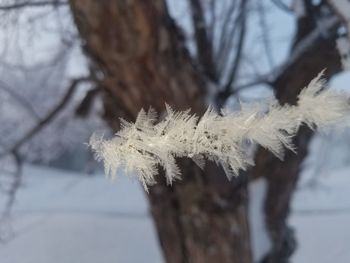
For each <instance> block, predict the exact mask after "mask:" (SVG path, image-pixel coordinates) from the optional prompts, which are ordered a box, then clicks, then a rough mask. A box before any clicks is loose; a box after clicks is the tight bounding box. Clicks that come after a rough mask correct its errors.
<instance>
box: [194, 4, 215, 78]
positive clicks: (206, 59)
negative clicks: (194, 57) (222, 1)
mask: <svg viewBox="0 0 350 263" xmlns="http://www.w3.org/2000/svg"><path fill="white" fill-rule="evenodd" d="M189 1H190V4H191V12H192V23H193V27H194V32H195V37H196V46H197V54H198V60H199V62H200V65H201V67H202V68H203V71H204V73H205V75H207V76H208V77H209V78H210V79H211V80H213V81H214V82H216V81H217V73H216V68H215V64H214V61H213V43H212V40H211V39H209V38H208V32H207V26H206V21H205V17H204V13H203V7H202V4H201V3H200V0H189Z"/></svg>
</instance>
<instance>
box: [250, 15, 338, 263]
mask: <svg viewBox="0 0 350 263" xmlns="http://www.w3.org/2000/svg"><path fill="white" fill-rule="evenodd" d="M308 19H309V20H310V19H312V16H310V17H308ZM305 22H306V21H304V23H305ZM313 24H314V23H313ZM298 26H299V30H298V31H299V32H297V34H296V36H297V39H296V42H295V45H294V47H295V46H296V45H297V44H298V43H299V42H300V41H301V40H303V37H304V36H305V35H307V34H309V33H310V32H311V31H312V30H313V29H314V28H312V27H310V28H308V29H307V30H306V32H300V31H303V30H304V29H305V24H303V23H300V22H299V24H298ZM304 31H305V30H304ZM333 31H334V32H332V33H331V35H328V36H322V35H320V37H319V39H317V40H316V41H315V42H314V43H315V44H313V45H312V46H310V47H309V48H307V49H305V52H304V53H303V54H302V55H301V56H300V57H299V58H298V59H297V60H296V61H294V63H293V64H292V65H291V66H289V67H288V68H287V69H286V70H285V71H284V72H282V74H280V75H279V77H278V78H277V79H276V80H275V81H274V83H273V84H272V86H273V87H274V89H275V91H276V97H277V99H278V100H279V101H280V103H281V104H284V103H289V104H292V105H293V104H295V103H296V100H297V95H298V94H299V92H300V91H301V89H303V88H304V87H305V86H307V85H308V83H309V82H310V80H311V79H313V78H314V77H316V76H317V74H318V73H319V72H321V71H322V70H323V69H326V71H325V76H324V77H325V78H326V79H329V78H330V77H331V76H333V75H334V74H336V73H338V72H339V71H340V70H341V65H340V57H339V54H338V52H337V50H336V43H335V39H336V37H335V34H336V27H334V30H333ZM311 137H312V131H311V130H310V129H308V128H307V127H302V128H301V129H300V131H299V133H298V135H297V136H296V138H295V139H294V144H295V145H296V146H297V154H294V153H293V152H290V151H289V152H287V153H286V156H285V158H284V160H283V161H280V160H278V159H277V158H275V157H274V156H273V155H272V154H271V153H269V152H267V151H266V150H264V149H259V151H258V153H257V155H256V166H255V167H254V169H253V170H252V174H251V175H252V177H253V178H256V177H259V176H263V177H265V178H266V180H267V182H268V190H267V196H266V200H265V219H266V226H267V230H268V232H269V235H270V238H271V241H272V250H271V252H270V253H269V254H268V255H267V256H266V258H265V259H264V262H265V263H285V262H289V257H290V256H291V254H292V253H293V251H294V250H295V248H296V240H295V237H294V233H293V230H292V228H290V227H289V226H288V225H287V218H288V215H289V211H290V204H291V198H292V195H293V192H294V190H295V187H296V183H297V181H298V177H299V173H300V167H301V164H302V162H303V160H304V157H305V156H306V155H307V148H308V144H309V141H310V139H311Z"/></svg>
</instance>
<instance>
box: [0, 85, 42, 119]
mask: <svg viewBox="0 0 350 263" xmlns="http://www.w3.org/2000/svg"><path fill="white" fill-rule="evenodd" d="M0 89H2V90H4V91H5V92H6V93H7V94H9V95H10V96H11V97H12V98H13V99H14V100H16V101H17V102H18V103H19V104H20V105H21V106H23V108H25V109H26V110H27V111H28V112H29V113H30V114H31V115H32V116H33V117H34V118H35V119H36V120H40V117H39V115H38V114H37V113H36V111H35V110H34V108H33V107H32V105H31V104H30V103H29V101H27V100H26V99H25V98H24V97H22V96H21V95H20V94H19V93H17V92H16V90H15V89H13V88H11V87H9V86H8V85H7V84H6V83H5V82H4V81H2V80H0Z"/></svg>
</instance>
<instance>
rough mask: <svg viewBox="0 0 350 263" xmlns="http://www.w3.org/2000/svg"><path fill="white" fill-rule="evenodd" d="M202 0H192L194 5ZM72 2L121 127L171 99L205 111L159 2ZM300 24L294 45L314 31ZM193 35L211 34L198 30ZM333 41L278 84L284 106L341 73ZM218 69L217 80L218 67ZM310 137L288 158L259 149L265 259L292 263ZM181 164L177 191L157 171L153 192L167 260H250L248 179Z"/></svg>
mask: <svg viewBox="0 0 350 263" xmlns="http://www.w3.org/2000/svg"><path fill="white" fill-rule="evenodd" d="M197 2H198V1H197V0H196V1H195V0H193V1H191V3H192V5H193V6H196V4H197ZM70 5H71V9H72V13H73V17H74V19H75V23H76V25H77V28H78V31H79V33H80V35H81V38H82V44H83V49H84V50H85V52H86V54H87V55H88V57H90V59H91V72H92V75H93V76H94V78H95V79H96V84H97V86H98V87H99V89H100V90H101V92H103V93H104V106H105V116H104V117H105V119H106V120H107V121H108V122H109V124H110V126H111V127H112V128H113V129H114V130H117V129H118V128H119V124H118V120H117V117H119V116H120V117H124V118H126V119H129V120H134V119H135V117H136V115H137V113H138V112H139V110H140V109H141V108H142V107H143V108H146V109H147V108H148V107H149V106H152V107H154V108H155V109H156V110H157V111H158V112H162V110H164V102H167V103H169V104H170V105H171V106H174V107H175V108H176V109H177V110H183V109H186V108H189V107H191V108H192V110H193V112H196V113H199V114H201V113H202V112H203V111H204V109H205V108H206V95H207V91H206V87H205V81H203V79H202V78H201V74H200V73H199V71H198V70H197V69H196V68H195V67H194V64H193V63H192V61H191V58H190V57H189V55H188V54H187V51H186V49H185V48H184V43H183V37H182V35H181V32H180V31H179V30H178V28H177V27H176V25H175V24H174V22H173V21H172V20H171V18H170V17H169V15H168V13H167V9H166V6H165V4H164V2H163V1H162V0H115V1H108V0H101V1H97V0H70ZM192 15H193V16H198V14H197V13H193V14H192ZM299 22H300V23H299V25H298V27H299V32H298V34H297V39H296V40H295V42H294V46H297V44H298V42H299V41H300V40H301V39H302V38H303V37H304V36H305V35H307V34H308V33H309V32H310V31H311V30H313V28H314V27H315V26H314V24H310V26H305V24H303V23H304V22H303V21H299ZM301 28H303V30H301ZM304 29H305V30H304ZM196 34H197V37H198V38H201V37H205V36H204V35H203V33H202V32H200V31H199V30H197V32H196ZM330 39H332V38H330V37H329V36H325V37H322V36H321V37H320V38H319V39H318V40H317V42H315V44H313V45H312V46H311V47H310V48H307V49H306V50H305V52H304V53H303V55H302V56H300V57H299V58H297V59H296V60H295V61H293V63H292V64H291V65H289V66H288V67H286V68H285V69H284V70H283V71H282V72H281V73H280V74H279V76H278V77H277V78H276V79H275V81H273V84H272V85H273V87H274V88H275V91H276V96H277V98H278V99H279V100H280V102H282V103H291V104H293V103H295V101H296V96H297V94H298V92H299V91H300V90H301V89H302V88H303V87H304V86H306V85H307V84H308V82H309V81H310V80H311V79H312V78H314V77H315V76H316V75H317V74H318V73H319V72H320V71H321V70H322V69H324V68H327V71H326V74H327V76H331V75H332V74H334V73H335V72H337V71H339V70H340V65H339V62H338V61H339V58H338V54H337V52H336V50H335V43H334V42H333V41H332V40H330ZM205 52H206V50H204V51H203V52H202V53H203V54H204V53H205ZM202 60H203V61H209V62H210V63H212V61H210V60H208V58H207V57H204V56H203V57H202ZM210 63H209V64H210ZM209 68H210V67H209ZM213 72H214V71H213ZM213 72H212V73H213ZM212 75H213V76H211V77H212V78H214V79H215V75H216V72H214V73H213V74H212ZM310 138H311V132H310V131H309V130H308V129H306V128H303V129H301V131H300V132H299V134H298V136H297V138H296V139H295V143H296V145H297V147H298V155H294V154H293V153H290V152H287V154H286V158H285V161H284V162H281V161H279V160H277V159H276V158H275V157H273V156H272V155H271V154H270V153H268V152H266V151H265V150H263V149H259V151H258V153H257V157H256V167H254V168H252V170H251V173H250V174H249V177H250V178H257V177H260V176H264V177H265V178H266V179H267V181H268V194H267V197H266V202H265V212H266V223H267V227H268V231H269V233H270V237H271V239H272V241H273V248H272V251H271V252H270V253H269V255H267V257H266V258H265V262H269V263H277V262H288V258H289V256H290V254H291V253H292V252H293V249H294V247H295V241H294V239H293V235H291V233H292V231H291V230H290V229H289V228H288V227H287V225H286V218H287V216H288V212H289V203H290V199H291V196H292V193H293V191H294V189H295V185H296V182H297V179H298V174H299V167H300V164H301V162H302V160H303V158H304V156H305V155H306V152H307V144H308V141H309V139H310ZM180 162H181V164H182V165H181V168H182V174H183V179H182V180H181V181H179V182H176V183H175V184H174V185H173V186H171V187H170V186H167V185H166V183H165V180H164V177H162V176H159V178H158V180H157V181H158V184H157V185H155V186H153V187H151V189H150V194H149V195H148V197H149V201H150V209H151V212H152V215H153V218H154V222H155V225H156V229H157V231H158V235H159V240H160V244H161V247H162V249H163V254H164V258H165V260H166V262H168V263H184V262H191V263H192V262H193V263H205V262H220V263H226V262H236V263H251V262H252V259H251V249H250V239H249V227H248V218H247V190H246V186H247V175H241V176H239V177H238V178H235V179H233V180H232V181H231V182H229V181H228V180H227V179H226V177H225V176H224V175H223V172H222V170H221V169H220V168H218V167H216V166H215V165H213V164H209V165H207V167H206V169H205V171H204V172H203V171H201V170H199V169H198V168H197V167H196V166H195V165H194V164H193V163H192V162H191V161H190V160H180ZM141 238H142V237H141ZM136 253H137V252H136ZM145 261H147V259H145Z"/></svg>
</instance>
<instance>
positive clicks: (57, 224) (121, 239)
mask: <svg viewBox="0 0 350 263" xmlns="http://www.w3.org/2000/svg"><path fill="white" fill-rule="evenodd" d="M11 221H12V222H11V228H12V230H11V234H12V237H11V238H10V239H8V240H7V242H6V243H4V244H0V262H1V263H76V262H77V263H79V262H84V263H97V262H98V263H116V262H123V263H124V262H132V263H138V262H152V263H153V262H154V263H157V262H162V258H161V253H160V251H159V248H158V243H157V239H156V233H155V230H154V226H153V224H152V221H151V219H150V217H149V214H148V208H147V203H146V200H145V196H144V194H143V192H142V190H141V188H140V186H139V184H138V182H135V181H131V180H129V179H128V178H127V177H121V178H120V179H117V180H115V181H113V182H111V181H109V180H106V178H105V177H104V176H103V175H94V176H88V175H86V176H84V175H77V174H72V173H67V172H65V171H64V172H63V171H59V170H53V169H48V168H42V167H35V166H28V165H27V166H25V168H24V176H23V186H22V187H21V189H20V190H19V192H18V195H17V202H16V204H15V207H14V210H13V219H12V220H11ZM3 228H4V227H3ZM5 230H6V231H7V232H8V231H9V226H6V228H5ZM4 233H5V234H7V233H6V232H3V234H4Z"/></svg>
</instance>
